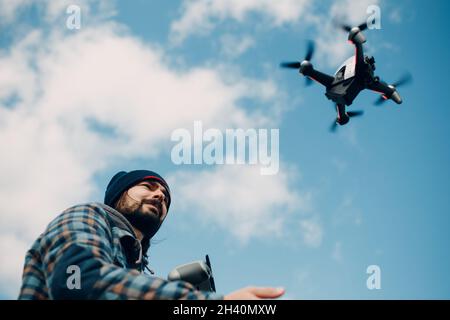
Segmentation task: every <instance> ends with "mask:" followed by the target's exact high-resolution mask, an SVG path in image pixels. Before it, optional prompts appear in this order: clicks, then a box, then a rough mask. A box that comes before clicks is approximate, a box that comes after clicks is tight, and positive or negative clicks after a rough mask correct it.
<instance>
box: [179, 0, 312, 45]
mask: <svg viewBox="0 0 450 320" xmlns="http://www.w3.org/2000/svg"><path fill="white" fill-rule="evenodd" d="M310 4H311V1H309V0H277V1H273V0H185V1H184V2H183V5H182V9H181V17H180V18H179V19H178V20H176V21H174V22H172V25H171V39H172V41H173V42H174V43H178V44H179V43H181V42H182V41H184V39H186V37H188V36H189V35H191V34H206V33H208V32H210V31H211V30H212V29H213V28H214V27H215V24H216V23H220V22H221V21H224V20H225V19H234V20H237V21H239V22H242V21H243V20H244V19H245V18H246V17H248V15H249V14H250V13H257V14H260V15H262V16H263V17H265V18H266V19H267V21H268V23H269V24H270V25H274V26H280V25H282V24H284V23H291V22H296V21H298V20H299V18H300V17H301V16H302V15H303V14H304V13H305V12H306V11H307V9H308V8H309V6H310Z"/></svg>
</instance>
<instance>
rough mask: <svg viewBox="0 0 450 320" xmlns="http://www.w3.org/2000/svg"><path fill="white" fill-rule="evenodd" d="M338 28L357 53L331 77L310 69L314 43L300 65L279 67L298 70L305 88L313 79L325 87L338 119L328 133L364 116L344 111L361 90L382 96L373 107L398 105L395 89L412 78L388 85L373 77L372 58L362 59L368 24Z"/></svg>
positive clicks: (359, 113) (404, 77) (310, 44)
mask: <svg viewBox="0 0 450 320" xmlns="http://www.w3.org/2000/svg"><path fill="white" fill-rule="evenodd" d="M340 27H341V28H342V29H343V30H345V31H346V32H348V33H349V35H348V40H349V42H351V43H352V44H353V45H354V46H355V49H356V53H355V55H354V56H352V57H350V58H348V59H347V60H346V61H345V62H344V63H343V64H342V65H341V66H340V67H339V68H338V69H337V71H336V73H335V75H334V77H333V76H330V75H328V74H325V73H323V72H320V71H318V70H315V69H314V68H313V65H312V64H311V62H310V60H311V58H312V56H313V53H314V43H313V42H309V44H308V50H307V53H306V56H305V59H304V60H303V61H302V62H282V63H281V64H280V66H281V67H283V68H290V69H299V72H300V73H301V74H303V75H304V76H306V77H307V78H306V83H307V85H309V84H310V83H311V82H312V81H311V79H312V80H315V81H317V82H318V83H320V84H322V85H323V86H325V88H326V92H325V95H326V96H327V98H328V99H330V100H332V101H333V102H334V103H335V104H336V111H337V118H336V121H335V122H333V124H332V126H331V128H330V130H331V131H335V130H336V127H337V125H338V124H339V125H344V124H346V123H348V122H349V120H350V118H352V117H357V116H360V115H362V114H363V111H348V112H346V110H345V106H349V105H351V104H352V103H353V100H354V99H355V98H356V97H357V96H358V94H359V93H360V92H361V91H362V90H364V89H370V90H373V91H376V92H378V93H380V94H381V96H380V98H379V99H378V100H377V101H376V102H375V104H376V105H380V104H381V103H383V102H384V101H386V100H388V99H392V100H393V101H394V102H396V103H397V104H401V103H402V98H401V97H400V95H399V93H398V92H397V87H398V86H400V85H403V84H405V83H407V82H409V81H410V80H411V76H410V75H409V74H406V75H404V76H403V77H402V78H401V79H400V80H398V81H397V82H395V83H393V84H387V83H386V82H384V81H381V80H380V78H379V77H378V76H375V75H374V70H375V59H374V58H373V57H371V56H365V55H364V51H363V46H362V45H363V43H365V42H366V39H365V37H364V35H363V33H362V31H363V30H365V29H367V23H363V24H361V25H359V26H357V27H353V28H352V27H350V26H347V25H340Z"/></svg>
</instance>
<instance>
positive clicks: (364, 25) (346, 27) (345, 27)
mask: <svg viewBox="0 0 450 320" xmlns="http://www.w3.org/2000/svg"><path fill="white" fill-rule="evenodd" d="M339 26H340V27H341V29H342V30H344V31H346V32H350V31H351V30H352V28H353V27H352V26H349V25H348V24H344V23H340V24H339ZM358 29H359V30H361V31H364V30H366V29H367V22H364V23H361V24H360V25H359V26H358Z"/></svg>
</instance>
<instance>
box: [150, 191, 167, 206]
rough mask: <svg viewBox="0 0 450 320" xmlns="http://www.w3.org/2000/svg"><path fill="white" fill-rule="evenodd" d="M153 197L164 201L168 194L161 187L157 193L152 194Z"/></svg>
mask: <svg viewBox="0 0 450 320" xmlns="http://www.w3.org/2000/svg"><path fill="white" fill-rule="evenodd" d="M152 198H153V199H158V200H159V201H161V203H162V202H164V200H165V199H166V196H165V195H164V193H163V192H162V191H161V189H158V190H156V191H155V193H154V194H153V196H152Z"/></svg>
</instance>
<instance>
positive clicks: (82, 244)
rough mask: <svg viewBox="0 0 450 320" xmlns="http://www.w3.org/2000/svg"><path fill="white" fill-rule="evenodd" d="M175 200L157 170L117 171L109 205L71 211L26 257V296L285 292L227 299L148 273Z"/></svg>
mask: <svg viewBox="0 0 450 320" xmlns="http://www.w3.org/2000/svg"><path fill="white" fill-rule="evenodd" d="M170 202H171V196H170V189H169V186H168V184H167V182H166V181H165V180H164V179H163V178H162V177H161V176H160V175H158V174H157V173H155V172H153V171H148V170H135V171H131V172H124V171H121V172H119V173H117V174H116V175H115V176H114V177H113V178H112V179H111V181H110V182H109V184H108V186H107V188H106V192H105V199H104V203H88V204H83V205H77V206H74V207H71V208H69V209H67V210H65V211H64V212H63V213H62V214H60V215H59V216H58V217H57V218H56V219H54V220H53V221H52V222H51V223H50V224H49V225H48V227H47V229H46V230H45V232H44V233H43V234H42V235H41V236H40V237H39V238H38V239H37V240H36V241H35V243H34V244H33V246H32V247H31V249H30V250H29V251H28V252H27V255H26V257H25V267H24V271H23V279H22V287H21V290H20V295H19V299H27V300H28V299H260V298H277V297H279V296H281V295H282V294H283V293H284V290H283V289H275V288H258V287H247V288H244V289H240V290H237V291H235V292H233V293H231V294H229V295H226V296H224V295H221V294H217V293H212V292H206V291H199V290H196V289H195V288H194V286H192V285H191V284H189V283H187V282H184V281H166V280H163V279H161V278H157V277H154V276H150V275H147V274H144V273H143V271H144V269H145V268H146V267H147V263H148V261H147V255H146V252H147V250H148V248H149V246H150V239H151V238H152V237H153V236H154V235H155V233H156V232H157V231H158V229H159V228H160V226H161V224H162V223H163V221H164V219H165V218H166V216H167V212H168V210H169V207H170ZM75 276H79V279H78V280H77V279H76V278H74V277H75Z"/></svg>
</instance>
